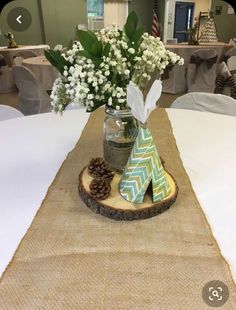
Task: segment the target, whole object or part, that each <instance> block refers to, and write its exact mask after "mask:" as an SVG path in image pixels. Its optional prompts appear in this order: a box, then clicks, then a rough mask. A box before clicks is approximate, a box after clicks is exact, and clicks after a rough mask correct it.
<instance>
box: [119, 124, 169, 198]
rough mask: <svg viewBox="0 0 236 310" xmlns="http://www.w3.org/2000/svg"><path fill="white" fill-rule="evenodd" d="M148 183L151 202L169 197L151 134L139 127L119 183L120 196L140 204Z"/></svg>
mask: <svg viewBox="0 0 236 310" xmlns="http://www.w3.org/2000/svg"><path fill="white" fill-rule="evenodd" d="M150 182H152V189H153V202H157V201H161V200H163V199H164V198H165V197H166V196H167V195H169V193H170V185H169V182H168V180H167V178H166V174H165V171H164V169H163V167H162V164H161V160H160V157H159V155H158V152H157V149H156V146H155V143H154V141H153V137H152V135H151V132H150V131H149V129H147V128H142V127H141V128H140V129H139V134H138V137H137V139H136V141H135V144H134V147H133V149H132V152H131V154H130V157H129V160H128V162H127V164H126V167H125V170H124V172H123V175H122V178H121V181H120V194H121V196H122V197H123V198H124V199H126V200H128V201H130V202H134V203H142V202H143V199H144V195H145V193H146V190H147V188H148V185H149V184H150Z"/></svg>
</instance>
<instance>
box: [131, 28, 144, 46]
mask: <svg viewBox="0 0 236 310" xmlns="http://www.w3.org/2000/svg"><path fill="white" fill-rule="evenodd" d="M143 34H144V29H143V27H141V28H139V29H138V30H136V31H135V33H134V34H133V35H132V37H131V41H134V42H135V43H138V42H139V40H140V39H141V37H142V35H143Z"/></svg>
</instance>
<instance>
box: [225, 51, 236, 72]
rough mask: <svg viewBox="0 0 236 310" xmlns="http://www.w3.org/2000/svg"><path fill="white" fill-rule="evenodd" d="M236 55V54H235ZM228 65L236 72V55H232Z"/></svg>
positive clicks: (230, 69) (231, 70)
mask: <svg viewBox="0 0 236 310" xmlns="http://www.w3.org/2000/svg"><path fill="white" fill-rule="evenodd" d="M235 55H236V54H235ZM227 66H228V68H229V71H230V72H231V73H232V74H235V73H236V56H231V57H230V58H229V59H228V61H227Z"/></svg>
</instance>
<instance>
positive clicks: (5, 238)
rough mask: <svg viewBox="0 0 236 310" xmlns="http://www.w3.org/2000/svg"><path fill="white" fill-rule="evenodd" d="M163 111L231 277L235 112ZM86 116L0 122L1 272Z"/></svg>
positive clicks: (235, 254) (235, 241) (235, 260)
mask: <svg viewBox="0 0 236 310" xmlns="http://www.w3.org/2000/svg"><path fill="white" fill-rule="evenodd" d="M167 113H168V117H169V120H170V122H171V126H172V127H173V134H174V137H175V139H176V143H177V147H178V149H179V152H180V157H181V159H182V162H183V164H184V167H185V169H186V172H187V174H188V176H189V178H190V181H191V183H192V186H193V190H194V192H195V194H196V196H197V199H198V201H199V203H200V205H201V207H202V210H203V211H204V213H205V215H206V217H207V219H208V222H209V224H210V226H211V229H212V232H213V235H214V236H215V238H216V239H217V241H218V244H219V247H220V250H221V253H222V255H224V256H225V258H226V259H227V261H228V262H229V264H230V266H231V271H232V274H233V276H234V279H235V280H236V227H235V218H236V208H235V206H236V195H235V191H236V188H235V175H236V162H235V158H236V145H235V143H234V141H236V117H232V116H226V115H220V114H212V113H207V112H197V111H190V110H181V109H167ZM88 117H89V114H88V113H86V112H85V110H84V109H79V110H73V111H67V112H65V114H64V115H63V116H60V115H55V114H54V113H44V114H38V115H33V116H25V117H21V118H17V119H12V120H7V121H2V122H0V132H1V152H0V193H1V194H0V275H1V273H2V272H3V271H4V269H5V268H6V266H7V264H8V263H9V261H10V260H11V258H12V256H13V254H14V252H15V250H16V248H17V247H18V245H19V242H20V241H21V239H22V237H23V236H24V234H25V233H26V231H27V229H28V228H29V226H30V225H31V222H32V220H33V218H34V216H35V214H36V212H37V210H38V208H39V207H40V205H41V203H42V201H43V199H44V197H45V195H46V193H47V190H48V187H49V186H50V184H51V183H52V181H53V180H54V177H55V176H56V174H57V172H58V169H59V168H60V166H61V164H62V163H63V161H64V159H65V158H66V156H67V153H68V152H69V151H71V150H72V149H73V148H74V146H75V144H76V142H77V141H78V139H79V138H80V135H81V133H82V130H83V128H84V126H85V124H86V123H87V120H88ZM157 121H158V120H157ZM99 143H102V141H100V142H99ZM16 154H17V156H16ZM78 160H79V159H78ZM97 216H100V215H97Z"/></svg>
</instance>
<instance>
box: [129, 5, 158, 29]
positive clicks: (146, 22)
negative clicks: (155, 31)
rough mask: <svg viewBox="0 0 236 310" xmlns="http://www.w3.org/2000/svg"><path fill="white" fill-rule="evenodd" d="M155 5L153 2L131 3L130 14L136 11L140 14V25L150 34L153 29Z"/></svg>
mask: <svg viewBox="0 0 236 310" xmlns="http://www.w3.org/2000/svg"><path fill="white" fill-rule="evenodd" d="M153 4H154V1H153V0H146V1H145V0H132V1H131V2H130V3H129V12H131V11H135V12H136V13H137V14H138V17H139V24H140V25H142V26H143V27H144V29H145V31H148V32H150V31H151V27H152V15H153Z"/></svg>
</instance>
